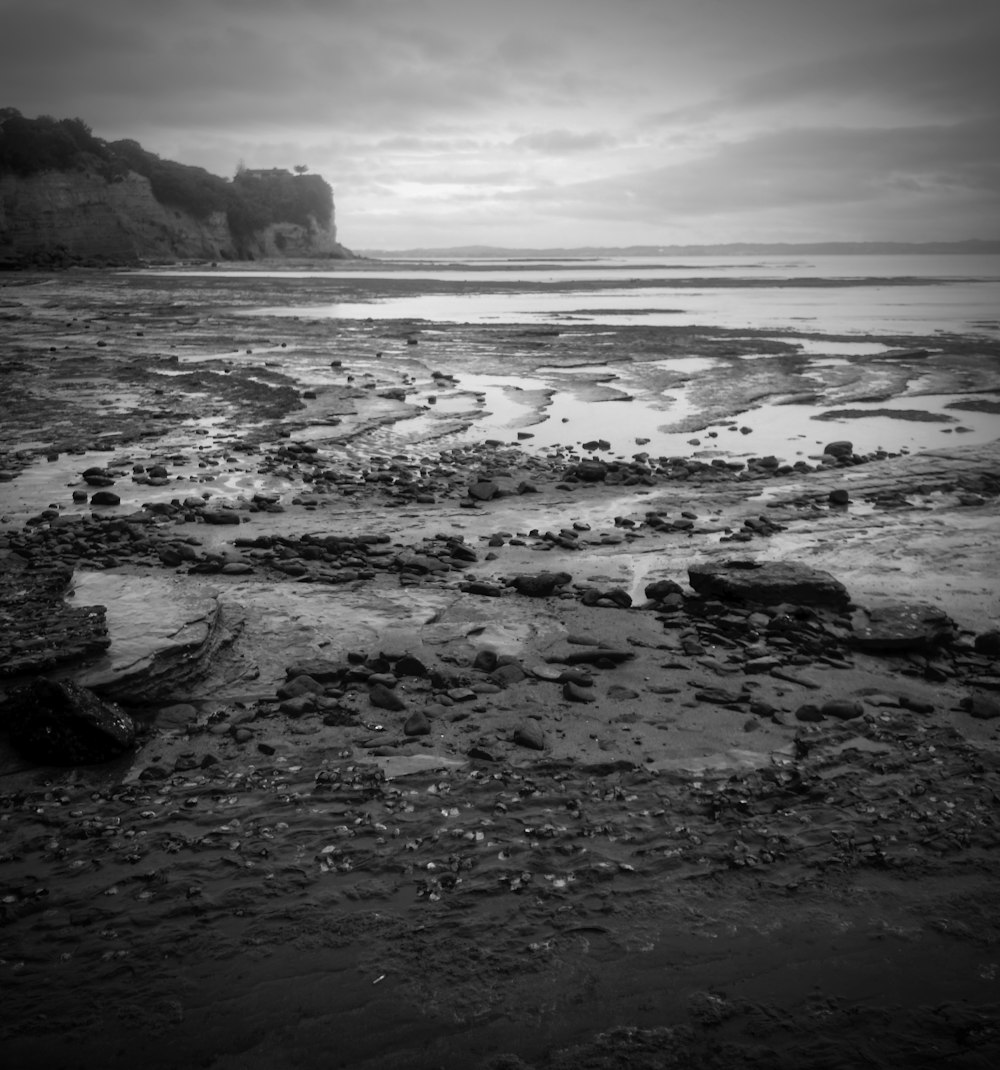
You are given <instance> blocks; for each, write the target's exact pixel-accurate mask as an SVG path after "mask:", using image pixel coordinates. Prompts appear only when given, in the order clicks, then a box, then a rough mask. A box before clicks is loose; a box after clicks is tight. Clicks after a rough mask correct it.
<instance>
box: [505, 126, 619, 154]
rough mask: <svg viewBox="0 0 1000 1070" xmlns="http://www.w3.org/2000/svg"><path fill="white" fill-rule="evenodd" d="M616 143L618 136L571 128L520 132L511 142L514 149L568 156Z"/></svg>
mask: <svg viewBox="0 0 1000 1070" xmlns="http://www.w3.org/2000/svg"><path fill="white" fill-rule="evenodd" d="M617 143H618V138H616V137H614V136H613V135H612V134H608V133H605V132H603V131H598V130H594V131H588V132H585V133H575V132H574V131H572V130H542V131H538V132H537V133H533V134H522V135H521V136H520V137H517V138H514V140H513V142H511V144H512V145H513V147H514V148H515V149H528V150H530V151H531V152H540V153H544V154H545V155H549V156H569V155H572V154H574V153H578V152H592V151H594V150H595V149H607V148H611V147H613V146H614V145H616V144H617Z"/></svg>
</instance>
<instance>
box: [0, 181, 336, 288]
mask: <svg viewBox="0 0 1000 1070" xmlns="http://www.w3.org/2000/svg"><path fill="white" fill-rule="evenodd" d="M350 255H351V254H350V253H349V252H348V251H347V250H346V249H344V248H343V246H341V245H340V244H339V243H338V242H337V234H336V228H335V226H334V222H333V218H332V215H331V219H330V222H329V223H328V224H326V225H323V224H321V223H320V222H319V221H318V220H316V219H315V217H311V218H309V219H308V220H307V222H306V224H305V225H302V224H298V223H291V222H274V223H268V224H266V225H264V226H260V227H259V228H254V229H252V230H250V232H249V233H247V234H241V235H239V236H237V235H234V233H233V229H232V227H231V226H230V222H229V219H228V218H227V212H225V211H223V210H217V211H214V212H210V213H208V214H207V215H206V216H205V217H204V218H198V217H196V216H195V215H193V214H192V213H190V212H187V211H184V210H183V209H180V208H175V207H171V206H169V205H164V204H161V203H160V202H159V201H158V200H157V199H156V198H155V197H154V196H153V192H152V188H151V184H150V180H149V179H148V178H146V177H145V176H144V175H139V174H136V173H135V172H134V171H130V172H128V173H127V174H126V175H124V176H122V177H116V178H114V179H112V180H110V181H109V180H107V179H105V178H104V177H103V176H101V175H99V174H95V173H87V172H79V171H44V172H42V173H40V174H34V175H27V176H21V175H13V174H0V263H3V262H4V261H6V262H7V264H8V265H10V266H13V267H18V266H30V265H41V264H59V263H98V264H132V263H137V262H139V261H143V260H190V259H195V260H256V259H259V258H261V257H280V256H297V257H310V256H321V257H348V256H350Z"/></svg>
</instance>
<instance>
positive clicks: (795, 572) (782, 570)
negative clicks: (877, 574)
mask: <svg viewBox="0 0 1000 1070" xmlns="http://www.w3.org/2000/svg"><path fill="white" fill-rule="evenodd" d="M688 580H689V582H690V584H691V586H692V587H693V588H694V590H695V591H697V592H698V593H699V594H704V595H713V596H715V597H718V598H723V599H727V600H731V601H739V602H758V603H760V604H762V605H768V606H773V605H780V604H781V603H782V602H791V603H792V604H794V605H809V606H817V605H820V606H834V607H845V606H847V605H848V603H849V602H850V595H849V594H848V593H847V588H846V587H845V586H844V585H843V584H842V583H841V582H840V581H839V580H837V579H835V578H834V577H833V576H831V575H830V573H829V572H824V571H822V570H821V569H817V568H810V567H809V566H808V565H799V564H796V563H795V562H794V561H745V560H737V561H725V562H721V563H706V564H701V565H691V566H690V567H689V568H688Z"/></svg>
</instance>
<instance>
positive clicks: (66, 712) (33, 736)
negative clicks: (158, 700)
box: [0, 677, 135, 765]
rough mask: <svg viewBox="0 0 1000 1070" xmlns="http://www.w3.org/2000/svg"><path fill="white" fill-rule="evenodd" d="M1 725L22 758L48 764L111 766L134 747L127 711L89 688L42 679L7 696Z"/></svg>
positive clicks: (131, 724)
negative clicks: (102, 763) (108, 762)
mask: <svg viewBox="0 0 1000 1070" xmlns="http://www.w3.org/2000/svg"><path fill="white" fill-rule="evenodd" d="M0 722H2V725H3V727H4V729H5V730H6V731H7V732H8V733H9V735H10V740H11V742H12V743H13V744H14V746H15V747H16V748H17V749H18V750H19V751H20V752H21V753H22V754H24V755H25V756H26V757H28V758H30V759H32V760H33V761H36V762H42V763H44V764H46V765H90V764H92V763H96V762H106V761H110V760H111V759H112V758H116V757H118V756H119V755H120V754H124V753H125V752H126V751H128V750H129V749H130V748H131V747H132V745H133V744H134V742H135V725H134V724H133V722H132V718H131V717H129V715H128V714H127V713H125V712H124V710H122V709H120V708H119V707H118V706H116V705H115V704H114V703H112V702H106V701H104V700H103V699H100V698H98V697H97V696H96V695H95V694H94V693H93V692H92V691H89V690H88V689H87V688H85V687H79V686H77V685H76V684H74V683H72V682H69V681H65V682H63V683H57V682H55V681H53V680H48V679H45V678H44V677H40V678H39V679H37V680H33V681H32V682H31V683H30V684H28V685H27V686H25V687H23V688H18V689H17V690H15V691H13V692H12V693H11V694H10V695H8V696H7V700H6V701H5V703H4V704H3V708H2V718H0Z"/></svg>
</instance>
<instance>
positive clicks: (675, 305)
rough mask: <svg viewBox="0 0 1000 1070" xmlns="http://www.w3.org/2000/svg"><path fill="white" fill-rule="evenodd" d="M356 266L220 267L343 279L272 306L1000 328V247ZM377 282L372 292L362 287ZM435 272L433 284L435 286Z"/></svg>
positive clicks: (360, 313) (402, 315)
mask: <svg viewBox="0 0 1000 1070" xmlns="http://www.w3.org/2000/svg"><path fill="white" fill-rule="evenodd" d="M351 264H352V262H350V261H347V262H344V263H342V264H338V266H337V267H336V268H335V269H333V270H329V271H326V270H306V271H295V270H279V271H271V270H260V271H256V270H251V271H249V272H248V271H232V272H227V271H226V270H225V269H222V268H220V269H213V270H212V272H211V274H213V275H215V276H225V275H227V274H231V275H234V276H243V277H246V276H247V275H248V274H249V275H256V276H261V277H266V276H271V275H277V276H280V277H282V278H285V279H288V278H296V277H302V278H308V279H309V280H311V282H313V283H316V282H317V281H318V280H319V279H327V280H329V288H330V301H329V303H328V304H317V303H316V302H314V301H313V302H310V303H309V304H308V305H296V304H295V300H294V294H290V297H291V302H290V303H289V304H285V305H282V306H281V307H277V308H266V309H260V310H259V311H261V312H266V313H267V314H269V315H287V316H301V315H309V316H312V317H323V316H328V317H336V318H339V319H364V318H368V317H376V318H379V319H425V320H430V321H435V322H444V323H448V322H458V323H551V324H556V323H559V322H560V321H563V320H566V319H571V320H573V321H577V322H584V323H587V322H589V323H610V324H619V325H626V324H628V325H636V324H639V325H642V324H645V325H649V326H660V325H664V326H695V325H710V326H714V327H722V328H730V329H748V330H774V329H779V330H795V331H802V332H809V333H823V334H846V335H864V334H872V333H892V334H933V333H960V334H976V335H982V336H985V337H989V338H993V339H1000V255H995V254H993V255H969V254H953V255H936V254H908V255H892V256H880V255H862V256H856V255H824V256H793V257H789V256H757V257H747V256H740V257H713V256H704V257H685V258H679V259H675V258H671V257H613V256H609V257H594V258H584V257H580V258H567V259H558V260H556V259H550V258H538V259H534V258H512V259H510V260H497V259H482V260H474V259H469V260H447V261H444V260H442V261H435V260H405V259H403V260H392V261H381V262H380V261H366V262H364V265H363V266H351ZM188 273H190V272H188ZM363 282H367V283H368V285H369V287H370V288H371V292H370V294H359V284H361V283H363ZM380 282H382V283H385V284H387V285H388V284H393V285H398V284H400V283H403V282H408V283H410V286H409V287H406V288H405V290H404V291H403V292H391V291H390V292H384V291H383V290H382V288H381V287H380V286H379V283H380ZM348 283H350V284H351V285H347V286H345V284H348ZM421 283H424V284H426V287H427V289H426V291H424V292H421V286H420V284H421ZM345 291H346V292H345Z"/></svg>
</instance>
